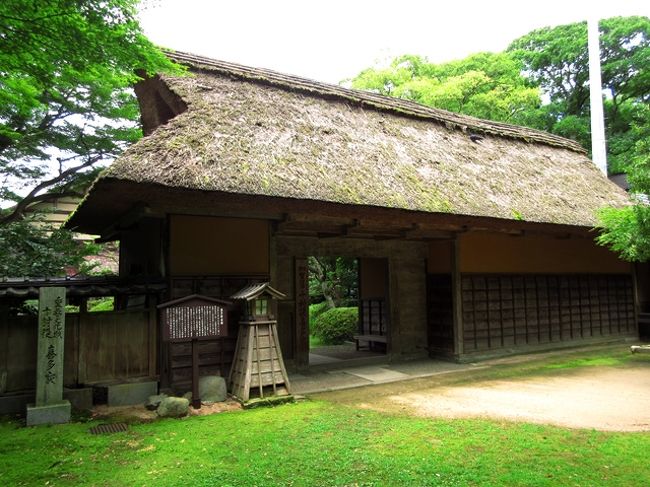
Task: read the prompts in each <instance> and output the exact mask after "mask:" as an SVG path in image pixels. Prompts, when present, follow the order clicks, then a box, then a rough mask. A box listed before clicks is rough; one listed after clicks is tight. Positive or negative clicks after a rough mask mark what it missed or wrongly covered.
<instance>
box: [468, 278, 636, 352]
mask: <svg viewBox="0 0 650 487" xmlns="http://www.w3.org/2000/svg"><path fill="white" fill-rule="evenodd" d="M462 305H463V328H464V333H463V345H464V351H465V353H467V352H474V351H483V350H493V349H498V348H504V347H515V346H526V345H536V344H543V343H553V342H567V341H577V340H584V339H588V338H592V337H605V336H610V335H630V334H633V333H635V332H636V322H635V310H634V296H633V283H632V277H631V276H630V275H618V274H615V275H586V274H584V275H467V274H465V275H463V276H462Z"/></svg>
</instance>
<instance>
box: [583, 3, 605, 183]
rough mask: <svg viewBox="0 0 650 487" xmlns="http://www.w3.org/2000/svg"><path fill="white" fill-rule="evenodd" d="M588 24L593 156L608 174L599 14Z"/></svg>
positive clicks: (600, 167)
mask: <svg viewBox="0 0 650 487" xmlns="http://www.w3.org/2000/svg"><path fill="white" fill-rule="evenodd" d="M587 26H588V27H587V32H588V36H587V37H588V41H589V42H588V44H589V94H590V100H591V157H592V159H593V161H594V163H595V164H596V166H597V167H598V169H600V170H601V171H602V172H603V174H604V175H605V176H607V150H606V148H605V116H604V114H603V83H602V81H601V78H600V45H599V41H598V36H599V34H598V16H597V15H591V16H590V17H589V20H588V21H587Z"/></svg>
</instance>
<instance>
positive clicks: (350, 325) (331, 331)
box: [312, 308, 359, 345]
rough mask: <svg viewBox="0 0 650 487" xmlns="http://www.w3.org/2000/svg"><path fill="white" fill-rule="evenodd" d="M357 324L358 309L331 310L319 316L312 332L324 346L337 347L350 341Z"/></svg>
mask: <svg viewBox="0 0 650 487" xmlns="http://www.w3.org/2000/svg"><path fill="white" fill-rule="evenodd" d="M358 323H359V309H358V308H333V309H330V310H327V311H326V312H324V313H322V314H320V315H319V316H318V317H317V318H316V319H315V320H314V323H313V328H312V332H313V334H314V335H316V336H317V337H318V338H320V340H321V342H322V343H323V344H325V345H338V344H340V343H343V342H345V341H350V340H352V336H353V335H354V334H355V333H356V332H357V329H358Z"/></svg>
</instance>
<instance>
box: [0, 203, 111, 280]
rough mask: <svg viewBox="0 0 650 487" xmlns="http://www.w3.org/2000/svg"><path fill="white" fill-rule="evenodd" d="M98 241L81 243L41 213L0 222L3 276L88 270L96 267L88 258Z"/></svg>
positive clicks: (46, 274)
mask: <svg viewBox="0 0 650 487" xmlns="http://www.w3.org/2000/svg"><path fill="white" fill-rule="evenodd" d="M99 248H100V246H99V245H98V244H90V243H83V244H81V243H79V242H75V241H74V240H73V238H72V233H71V232H68V231H66V230H63V229H60V228H58V229H57V228H53V227H51V226H48V225H47V223H46V222H45V221H44V220H43V219H42V218H41V217H40V216H38V215H35V216H30V217H27V218H24V219H21V220H16V221H14V222H11V223H7V224H4V225H0V276H14V277H20V276H30V277H35V276H48V277H51V276H63V275H65V274H66V272H67V271H68V272H69V271H72V270H74V271H75V272H77V273H87V272H89V271H90V270H92V268H93V267H94V265H93V264H89V263H88V262H87V261H86V260H85V257H87V256H90V255H95V254H96V253H97V252H98V250H99Z"/></svg>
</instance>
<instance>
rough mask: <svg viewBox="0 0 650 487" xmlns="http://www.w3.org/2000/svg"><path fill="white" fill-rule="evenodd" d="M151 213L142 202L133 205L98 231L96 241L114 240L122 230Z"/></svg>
mask: <svg viewBox="0 0 650 487" xmlns="http://www.w3.org/2000/svg"><path fill="white" fill-rule="evenodd" d="M150 215H152V211H151V208H149V207H148V206H147V205H145V204H144V203H138V204H136V205H134V206H133V207H132V208H131V209H130V210H129V211H127V212H126V213H124V214H123V215H122V216H121V217H120V218H118V219H117V220H116V221H115V222H113V223H112V224H111V225H109V226H108V227H106V228H104V229H103V230H102V231H101V232H100V234H99V235H100V237H99V238H98V239H97V242H99V243H102V242H108V241H110V240H115V238H116V237H117V236H118V235H119V233H120V232H121V231H122V230H126V229H128V228H129V227H132V226H133V225H135V224H136V223H138V222H139V221H140V220H141V219H142V218H144V217H145V216H150Z"/></svg>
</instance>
